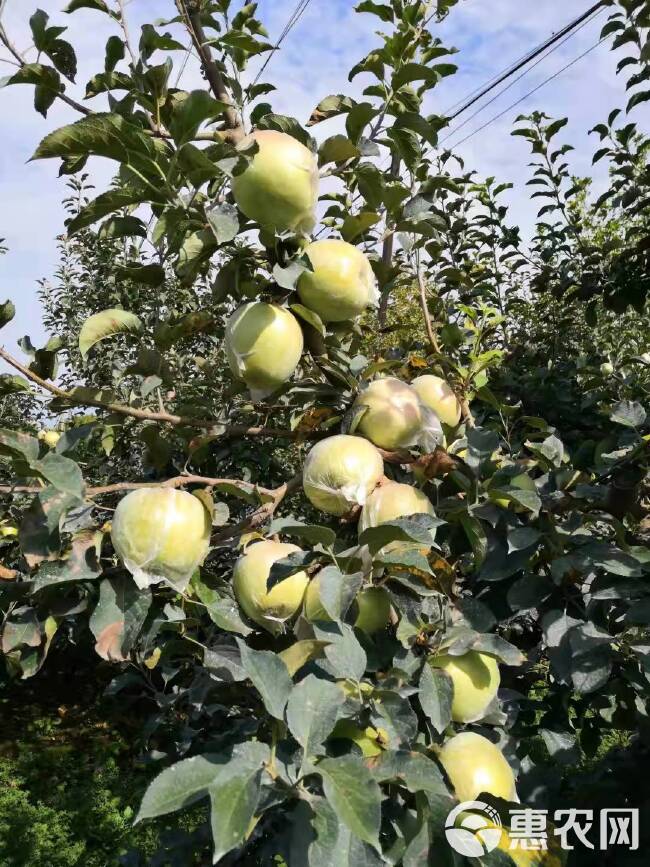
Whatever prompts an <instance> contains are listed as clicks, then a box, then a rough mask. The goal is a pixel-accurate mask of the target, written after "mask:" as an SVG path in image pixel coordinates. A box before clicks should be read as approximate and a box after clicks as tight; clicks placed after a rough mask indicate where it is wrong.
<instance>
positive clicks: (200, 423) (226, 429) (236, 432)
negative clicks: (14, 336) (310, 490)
mask: <svg viewBox="0 0 650 867" xmlns="http://www.w3.org/2000/svg"><path fill="white" fill-rule="evenodd" d="M0 358H3V359H4V360H5V361H6V362H7V364H9V365H11V367H13V368H15V369H16V370H18V371H20V373H22V374H23V376H25V377H27V379H29V380H31V382H33V383H35V384H36V385H38V386H39V387H40V388H42V389H43V390H44V391H47V392H49V393H50V394H52V395H54V397H57V398H59V400H64V401H65V402H66V403H70V404H73V405H75V406H92V407H95V408H97V409H103V410H106V411H107V412H114V413H117V414H118V415H124V416H128V417H129V418H135V419H138V420H139V421H155V422H160V423H161V424H170V425H173V426H183V427H198V428H206V429H207V430H208V431H210V430H214V431H217V432H218V433H219V434H222V435H223V436H229V437H230V436H240V437H245V436H248V437H271V438H277V439H291V440H301V439H320V438H322V437H324V436H327V432H326V431H300V430H285V429H284V428H272V427H263V426H252V427H249V426H248V425H243V424H233V425H224V424H222V423H221V422H220V421H219V420H218V419H216V418H205V419H202V418H192V417H191V416H183V415H174V414H173V413H168V412H154V411H153V410H147V409H138V408H137V407H133V406H126V405H124V404H120V403H108V402H105V401H102V400H95V399H93V398H86V397H84V398H79V397H78V396H76V395H75V394H73V393H72V392H68V391H65V390H64V389H62V388H59V387H58V386H57V385H54V384H53V383H51V382H47V380H45V379H42V378H41V377H40V376H38V375H37V374H36V373H34V371H33V370H30V369H29V368H28V367H26V366H25V365H24V364H21V363H20V361H18V360H17V359H15V358H14V357H13V356H12V355H10V354H9V353H8V352H7V351H6V350H5V349H4V348H3V347H0Z"/></svg>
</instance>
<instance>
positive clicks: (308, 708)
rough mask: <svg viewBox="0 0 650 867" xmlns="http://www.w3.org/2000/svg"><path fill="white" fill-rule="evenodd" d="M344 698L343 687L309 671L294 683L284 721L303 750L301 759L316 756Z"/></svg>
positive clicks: (331, 727)
mask: <svg viewBox="0 0 650 867" xmlns="http://www.w3.org/2000/svg"><path fill="white" fill-rule="evenodd" d="M344 701H345V695H344V694H343V690H341V689H339V687H338V686H336V684H334V683H329V682H328V681H326V680H323V679H322V678H319V677H316V676H315V675H313V674H309V675H307V677H306V678H305V679H304V680H302V681H301V682H300V683H299V684H298V685H297V686H294V688H293V690H292V692H291V695H290V696H289V701H288V703H287V724H288V726H289V731H290V732H291V734H292V735H293V736H294V738H295V739H296V740H297V741H298V743H299V744H300V746H301V747H302V748H303V749H304V751H305V758H310V757H311V756H317V755H319V748H320V747H321V746H322V744H323V742H324V740H325V738H327V736H328V735H329V734H330V733H331V731H332V729H333V728H334V725H335V724H336V720H337V717H338V712H339V709H340V707H341V705H342V704H343V703H344Z"/></svg>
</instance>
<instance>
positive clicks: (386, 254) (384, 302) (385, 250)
mask: <svg viewBox="0 0 650 867" xmlns="http://www.w3.org/2000/svg"><path fill="white" fill-rule="evenodd" d="M399 165H400V157H399V154H397V153H394V154H393V157H392V159H391V161H390V174H391V176H392V177H394V178H396V177H397V175H398V172H399ZM391 228H392V227H391V226H389V225H388V224H387V225H386V229H387V231H388V230H389V229H391ZM394 243H395V233H394V232H389V234H387V235H386V236H385V238H384V245H383V247H382V251H381V262H382V265H383V266H384V267H385V268H386V269H388V268H390V267H391V265H392V264H393V246H394ZM389 294H390V293H389V292H387V291H384V292H383V293H382V296H381V301H380V302H379V325H380V327H381V328H383V327H384V325H386V317H387V315H388V297H389Z"/></svg>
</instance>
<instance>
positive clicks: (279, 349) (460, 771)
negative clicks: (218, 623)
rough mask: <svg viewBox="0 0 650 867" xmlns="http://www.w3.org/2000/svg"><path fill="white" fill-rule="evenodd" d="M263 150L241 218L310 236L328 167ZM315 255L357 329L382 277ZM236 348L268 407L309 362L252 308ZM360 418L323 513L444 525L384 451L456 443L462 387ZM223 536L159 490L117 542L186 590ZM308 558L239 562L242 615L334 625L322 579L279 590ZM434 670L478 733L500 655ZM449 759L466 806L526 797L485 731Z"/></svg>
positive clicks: (315, 272) (390, 386)
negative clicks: (287, 568)
mask: <svg viewBox="0 0 650 867" xmlns="http://www.w3.org/2000/svg"><path fill="white" fill-rule="evenodd" d="M253 143H254V145H255V153H254V155H253V156H252V159H250V161H249V162H248V164H247V167H246V168H245V170H244V171H243V172H242V173H241V174H239V175H237V176H236V177H235V178H234V179H233V182H232V192H233V195H234V198H235V201H236V202H237V205H238V207H239V209H240V210H241V212H242V213H243V214H244V215H245V216H246V217H247V218H249V219H250V220H253V221H255V222H257V223H258V224H259V225H260V226H261V227H262V228H263V229H269V230H272V231H274V232H280V233H282V232H287V231H288V232H293V233H296V234H299V235H300V234H302V235H304V234H307V233H309V232H310V231H311V229H312V228H313V226H314V224H315V208H316V203H317V200H318V165H317V161H316V157H315V156H314V154H313V153H312V152H311V151H310V150H309V149H308V148H306V147H305V146H304V145H302V144H301V143H300V142H299V141H297V140H296V139H294V138H293V137H292V136H289V135H286V134H284V133H281V132H275V131H258V132H256V133H254V134H253V136H252V137H249V138H248V139H247V140H245V141H244V142H242V144H241V145H240V147H242V148H243V149H244V150H245V149H247V148H248V149H250V148H251V145H252V144H253ZM304 254H305V255H306V257H307V258H308V260H309V263H310V268H309V269H307V270H305V271H304V272H303V273H302V274H301V276H300V277H299V279H298V282H297V285H296V291H297V293H298V296H299V298H300V302H301V303H302V304H303V305H304V306H305V307H307V308H308V309H309V310H311V311H313V312H314V313H316V314H317V315H318V316H319V317H320V319H321V321H322V322H324V323H326V324H327V323H332V322H341V321H345V320H352V319H354V318H356V317H357V316H359V315H361V314H362V313H363V312H364V311H365V310H366V309H367V308H368V307H369V306H371V305H373V304H375V303H376V301H377V287H376V280H375V277H374V273H373V270H372V267H371V265H370V262H369V261H368V259H367V257H366V256H365V255H364V254H363V253H362V252H361V251H360V250H358V249H357V248H356V247H354V246H352V245H351V244H348V243H346V242H345V241H341V240H335V239H325V240H319V241H314V242H312V243H309V244H307V245H306V246H305V247H304ZM225 346H226V353H227V358H228V362H229V365H230V367H231V369H232V371H233V373H234V374H235V376H237V377H238V378H239V379H241V380H243V382H245V383H246V385H247V386H248V388H249V389H250V391H251V394H252V395H253V397H254V398H256V397H262V396H265V395H268V394H270V393H272V392H274V391H275V390H276V389H277V388H279V387H280V386H281V385H282V384H283V383H284V382H286V381H287V380H288V379H289V378H290V377H291V376H292V375H293V373H294V371H295V369H296V367H297V366H298V364H299V362H300V358H301V355H302V352H303V333H302V329H301V327H300V325H299V324H298V321H297V320H296V318H295V317H294V316H293V314H292V313H291V312H290V310H289V309H287V308H286V307H283V306H280V305H278V304H272V303H265V302H262V301H250V302H248V303H245V304H243V305H242V306H241V307H239V308H238V309H237V310H236V311H235V312H234V313H233V314H232V316H231V317H230V319H229V321H228V323H227V326H226V333H225ZM352 409H353V415H354V417H355V421H356V426H355V431H354V435H347V434H338V435H333V436H330V437H328V438H327V439H324V440H321V441H320V442H318V443H317V444H316V445H314V446H313V448H312V449H311V450H310V452H309V453H308V455H307V458H306V461H305V465H304V469H303V489H304V493H305V495H306V497H307V498H308V499H309V501H310V502H311V503H312V505H313V506H314V507H315V508H317V509H319V510H320V511H322V512H325V513H326V514H328V515H332V516H335V517H343V516H348V515H355V514H356V513H357V512H359V521H358V531H359V534H362V533H363V532H364V531H365V530H367V529H368V528H371V527H378V526H380V525H381V524H384V523H386V522H389V521H395V520H398V519H400V518H407V517H412V516H413V515H431V516H432V515H434V508H433V505H432V503H431V501H430V500H429V499H428V497H427V496H426V494H425V493H424V492H423V491H421V490H420V489H419V488H416V487H414V486H411V485H407V484H400V483H397V482H394V481H390V480H388V479H387V478H386V477H385V475H384V461H383V457H382V454H381V452H380V449H382V450H391V451H394V450H402V449H410V448H417V449H421V450H423V451H426V452H429V451H432V450H433V449H434V448H435V446H436V445H437V444H438V443H440V442H441V441H442V439H443V437H444V432H443V425H444V426H446V427H448V428H453V427H455V426H457V425H458V423H459V421H460V416H461V406H460V403H459V401H458V398H457V397H456V395H455V393H454V391H453V390H452V388H451V387H450V386H449V384H448V383H447V382H445V381H444V380H443V379H441V378H440V377H438V376H433V375H430V374H427V375H424V376H420V377H418V378H417V379H415V380H414V381H413V382H411V383H410V384H409V383H405V382H402V381H401V380H399V379H396V378H393V377H382V378H379V379H376V380H374V381H371V382H369V383H368V384H367V386H366V387H365V388H364V389H363V390H362V391H361V392H360V393H359V395H358V396H357V398H356V401H355V404H354V406H353V408H352ZM210 526H211V520H210V515H209V514H208V511H207V509H206V507H205V505H204V503H203V501H202V500H200V499H199V498H198V497H196V496H194V495H192V494H189V493H186V492H184V491H178V490H174V489H171V488H165V487H164V486H163V487H156V488H153V487H152V488H145V489H141V490H136V491H133V492H131V493H130V494H128V495H127V496H126V497H124V499H123V500H122V501H121V502H120V503H119V505H118V508H117V510H116V512H115V517H114V521H113V525H112V538H113V543H114V547H115V550H116V552H117V553H118V555H119V556H120V557H121V559H122V560H123V562H124V564H125V565H126V567H127V568H128V569H129V571H130V572H131V573H132V574H133V577H134V579H135V581H136V583H137V584H138V586H140V587H145V586H148V585H150V584H152V583H156V582H158V581H161V580H164V581H167V582H168V583H170V584H171V585H172V586H173V587H175V588H176V589H179V590H181V591H182V590H184V589H185V587H186V586H187V583H188V582H189V579H190V577H191V575H192V573H193V572H194V571H195V570H196V568H197V567H198V566H200V565H201V564H202V563H203V561H204V559H205V556H206V554H207V551H208V546H209V538H210ZM403 544H405V543H400V542H391V543H389V544H387V545H386V546H384V548H383V549H382V550H381V551H380V552H378V553H379V554H380V555H381V554H387V553H390V552H391V551H393V550H395V548H396V547H398V546H400V545H403ZM299 552H300V549H299V548H298V547H296V546H295V545H291V544H286V543H283V542H280V541H274V540H263V541H257V542H254V543H253V544H250V545H248V546H247V547H246V548H245V550H244V551H243V553H242V554H241V556H240V557H239V559H238V560H237V562H236V564H235V566H234V570H233V590H234V594H235V597H236V599H237V601H238V603H239V605H240V607H241V608H242V610H243V611H244V613H245V614H246V615H247V617H248V618H249V619H250V620H251V621H253V622H254V623H256V624H257V625H258V626H260V627H261V628H263V629H265V630H266V631H268V632H270V633H272V634H278V633H280V632H282V631H283V630H284V629H285V628H286V624H287V622H289V621H291V620H292V619H294V618H295V617H296V616H297V615H298V614H299V613H302V616H303V618H304V621H305V622H306V623H307V624H310V623H311V624H313V623H318V622H327V621H330V620H331V617H330V615H329V613H328V611H327V610H326V607H325V605H324V604H323V601H322V599H321V596H320V584H321V581H320V577H319V575H318V574H316V576H315V577H313V578H311V579H310V575H309V574H308V572H307V571H306V570H303V569H300V570H298V571H297V572H295V573H294V574H292V575H290V576H289V577H286V578H284V579H282V580H280V581H278V582H276V583H274V584H273V586H272V587H269V586H268V579H269V575H270V573H271V570H272V568H273V565H274V563H277V562H278V561H279V560H283V559H285V558H287V557H289V556H290V555H292V554H296V553H299ZM352 612H353V620H352V623H353V625H354V626H355V627H356V628H357V629H360V630H362V631H363V632H365V633H366V634H367V635H375V636H376V635H377V634H379V633H381V631H382V630H383V629H385V628H386V627H387V625H388V624H389V622H390V620H391V617H392V616H393V612H392V608H391V598H390V594H389V593H388V591H387V590H386V589H385V588H384V587H383V586H376V585H372V584H371V585H370V586H367V587H365V588H364V589H362V590H361V591H360V592H359V593H358V595H357V598H356V600H355V603H354V605H353V608H352ZM428 664H429V665H430V666H431V667H432V669H436V670H440V671H442V672H444V675H445V676H446V677H448V678H449V679H450V681H451V685H452V687H453V700H452V718H453V720H454V721H455V722H456V723H460V724H466V723H471V722H474V721H476V720H479V719H481V718H482V717H483V716H484V715H485V713H486V710H487V709H488V707H489V706H490V704H491V703H492V701H493V700H494V698H495V696H496V693H497V690H498V687H499V682H500V675H499V667H498V664H497V661H496V659H495V658H494V657H493V656H490V655H489V654H486V653H481V652H476V651H469V652H466V653H464V654H463V655H461V656H452V655H449V654H445V653H444V652H439V653H437V654H435V655H432V656H431V657H429V659H428ZM344 722H345V721H344ZM348 725H352V724H350V723H349V722H348ZM352 728H353V729H354V726H352ZM341 736H345V737H349V738H351V739H353V740H354V739H355V738H356V739H358V740H359V739H360V743H361V744H362V748H363V749H366V748H369V749H372V750H378V749H379V747H377V743H376V741H375V740H373V739H372V738H370V739H369V736H368V735H367V732H365V733H364V732H362V731H361V730H359V731H356V729H355V731H354V732H352V733H350V732H347V734H346V733H345V732H342V734H341ZM368 745H369V746H368ZM439 759H440V761H441V763H442V764H443V766H444V767H445V769H446V771H447V774H448V776H449V778H450V780H451V782H452V784H453V786H454V788H455V790H456V794H457V796H458V797H459V798H460V799H461V800H472V799H474V798H475V797H477V796H478V794H479V793H480V792H483V791H489V792H491V793H492V794H494V795H496V796H499V797H503V798H508V799H513V798H515V797H516V792H515V788H514V777H513V774H512V771H511V769H510V767H509V765H508V763H507V761H506V760H505V758H504V757H503V755H502V753H501V752H500V750H499V749H498V748H497V747H496V746H495V745H494V744H492V743H491V742H490V741H489V740H487V739H486V738H483V737H482V736H480V735H478V734H476V733H472V732H461V733H460V734H457V735H455V736H454V737H453V738H452V739H451V740H449V741H448V742H447V743H446V744H445V745H444V746H443V747H442V748H441V750H440V753H439Z"/></svg>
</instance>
